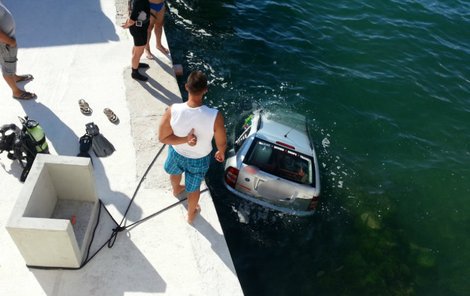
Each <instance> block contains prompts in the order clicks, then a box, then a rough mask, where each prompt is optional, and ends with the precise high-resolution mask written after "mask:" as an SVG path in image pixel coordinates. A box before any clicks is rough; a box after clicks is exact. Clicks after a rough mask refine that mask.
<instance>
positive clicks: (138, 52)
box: [132, 45, 145, 69]
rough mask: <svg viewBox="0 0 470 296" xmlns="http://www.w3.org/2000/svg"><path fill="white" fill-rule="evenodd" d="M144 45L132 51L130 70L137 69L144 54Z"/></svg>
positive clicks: (135, 47)
mask: <svg viewBox="0 0 470 296" xmlns="http://www.w3.org/2000/svg"><path fill="white" fill-rule="evenodd" d="M144 49H145V45H144V46H134V48H133V49H132V69H138V68H139V63H140V58H141V57H142V54H143V53H144Z"/></svg>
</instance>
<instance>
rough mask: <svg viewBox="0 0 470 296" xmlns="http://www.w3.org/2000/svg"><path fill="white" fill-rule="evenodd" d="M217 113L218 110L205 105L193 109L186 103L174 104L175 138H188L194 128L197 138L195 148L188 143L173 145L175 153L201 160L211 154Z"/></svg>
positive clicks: (172, 109)
mask: <svg viewBox="0 0 470 296" xmlns="http://www.w3.org/2000/svg"><path fill="white" fill-rule="evenodd" d="M217 112H218V111H217V110H216V109H212V108H209V107H207V106H205V105H202V106H200V107H196V108H191V107H189V106H188V104H186V103H181V104H173V105H172V106H171V120H170V125H171V128H172V129H173V133H174V134H175V136H178V137H186V136H187V135H188V133H189V132H190V131H191V129H193V128H194V134H195V135H196V137H197V144H196V145H195V146H189V145H188V144H187V143H185V144H181V145H173V148H174V149H175V151H176V152H178V153H179V154H181V155H183V156H184V157H187V158H201V157H204V156H207V155H208V154H209V153H211V151H212V138H213V137H214V123H215V118H216V117H217Z"/></svg>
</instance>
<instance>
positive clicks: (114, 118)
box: [103, 108, 119, 124]
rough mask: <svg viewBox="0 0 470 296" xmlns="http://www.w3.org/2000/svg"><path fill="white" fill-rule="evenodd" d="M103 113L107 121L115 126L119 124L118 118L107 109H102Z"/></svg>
mask: <svg viewBox="0 0 470 296" xmlns="http://www.w3.org/2000/svg"><path fill="white" fill-rule="evenodd" d="M103 112H104V114H105V115H106V116H107V117H108V119H109V121H111V122H112V123H116V124H117V123H119V118H118V117H117V115H116V114H114V112H113V110H111V109H109V108H104V110H103Z"/></svg>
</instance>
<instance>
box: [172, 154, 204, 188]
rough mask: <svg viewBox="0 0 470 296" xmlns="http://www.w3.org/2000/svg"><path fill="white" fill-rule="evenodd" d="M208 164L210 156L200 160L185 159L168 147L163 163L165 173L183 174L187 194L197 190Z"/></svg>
mask: <svg viewBox="0 0 470 296" xmlns="http://www.w3.org/2000/svg"><path fill="white" fill-rule="evenodd" d="M209 164H210V154H209V155H207V156H204V157H202V158H187V157H184V156H182V155H181V154H178V152H176V151H175V149H173V147H172V146H171V145H170V146H169V148H168V157H167V158H166V161H165V166H164V168H165V171H166V172H167V173H168V174H170V175H181V174H182V173H184V183H185V187H186V191H187V192H194V191H197V190H199V188H200V187H201V182H202V180H203V179H204V177H205V175H206V173H207V170H208V169H209Z"/></svg>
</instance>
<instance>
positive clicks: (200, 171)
mask: <svg viewBox="0 0 470 296" xmlns="http://www.w3.org/2000/svg"><path fill="white" fill-rule="evenodd" d="M209 164H210V155H208V156H206V157H202V158H198V159H190V160H188V167H187V168H186V170H185V182H184V183H185V187H186V191H187V192H189V195H188V223H190V224H191V223H193V220H194V218H195V217H196V215H197V213H198V211H199V210H200V209H201V208H200V207H199V205H198V202H199V197H200V195H201V191H200V187H201V183H202V180H204V176H205V175H206V173H207V170H208V169H209Z"/></svg>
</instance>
